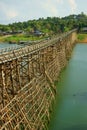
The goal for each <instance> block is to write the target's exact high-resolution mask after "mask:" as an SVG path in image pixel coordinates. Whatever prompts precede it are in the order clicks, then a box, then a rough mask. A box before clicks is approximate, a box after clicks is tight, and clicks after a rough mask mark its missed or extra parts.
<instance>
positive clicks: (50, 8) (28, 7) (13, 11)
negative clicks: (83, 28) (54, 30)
mask: <svg viewBox="0 0 87 130" xmlns="http://www.w3.org/2000/svg"><path fill="white" fill-rule="evenodd" d="M81 12H84V13H85V14H87V0H0V24H9V23H14V22H22V21H28V20H32V19H38V18H46V17H64V16H68V15H70V14H80V13H81Z"/></svg>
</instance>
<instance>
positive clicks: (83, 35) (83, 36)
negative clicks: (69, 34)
mask: <svg viewBox="0 0 87 130" xmlns="http://www.w3.org/2000/svg"><path fill="white" fill-rule="evenodd" d="M77 38H78V40H79V41H83V40H85V39H86V38H87V34H78V36H77Z"/></svg>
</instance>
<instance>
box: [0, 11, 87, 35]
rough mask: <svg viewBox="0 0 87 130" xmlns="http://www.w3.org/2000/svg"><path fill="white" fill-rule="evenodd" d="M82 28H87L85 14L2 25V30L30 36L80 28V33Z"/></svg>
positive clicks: (0, 28) (0, 26)
mask: <svg viewBox="0 0 87 130" xmlns="http://www.w3.org/2000/svg"><path fill="white" fill-rule="evenodd" d="M82 27H87V15H85V14H84V13H83V12H82V13H81V14H79V15H75V14H73V15H69V16H66V17H63V18H59V17H47V18H46V19H45V18H39V19H38V20H29V21H26V22H18V23H13V24H9V25H0V30H1V31H6V32H9V31H12V32H15V31H16V32H17V31H19V30H22V31H24V32H26V33H28V34H30V33H33V32H34V31H35V30H39V31H41V32H43V33H45V34H48V35H52V34H58V33H63V32H66V31H69V30H71V29H73V28H78V30H79V31H80V30H81V28H82Z"/></svg>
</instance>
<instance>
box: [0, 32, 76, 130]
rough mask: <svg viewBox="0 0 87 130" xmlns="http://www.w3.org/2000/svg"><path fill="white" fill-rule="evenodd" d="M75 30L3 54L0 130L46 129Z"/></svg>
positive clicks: (1, 61)
mask: <svg viewBox="0 0 87 130" xmlns="http://www.w3.org/2000/svg"><path fill="white" fill-rule="evenodd" d="M75 41H76V30H71V31H70V32H68V33H65V34H63V35H62V36H59V37H57V36H56V37H54V38H52V39H50V40H48V41H46V42H40V43H38V44H33V45H31V46H25V47H23V48H19V49H15V50H10V51H9V52H4V53H1V54H0V130H47V129H48V123H49V120H50V112H51V110H52V103H53V102H54V101H55V93H56V87H55V85H54V81H55V80H58V77H59V75H60V72H61V70H62V69H63V68H64V67H65V66H66V65H67V62H68V60H69V58H70V55H71V52H72V49H73V46H74V45H75Z"/></svg>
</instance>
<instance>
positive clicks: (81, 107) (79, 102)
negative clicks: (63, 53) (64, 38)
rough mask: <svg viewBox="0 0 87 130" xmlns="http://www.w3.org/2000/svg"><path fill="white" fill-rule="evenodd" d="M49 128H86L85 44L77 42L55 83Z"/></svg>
mask: <svg viewBox="0 0 87 130" xmlns="http://www.w3.org/2000/svg"><path fill="white" fill-rule="evenodd" d="M57 91H58V93H57V99H56V105H55V107H54V112H53V114H52V119H51V122H50V126H49V130H87V44H77V45H76V46H75V48H74V50H73V53H72V57H71V59H70V61H69V64H68V65H67V68H66V69H65V70H64V71H63V72H62V74H61V80H60V82H59V83H57Z"/></svg>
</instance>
